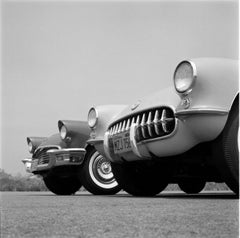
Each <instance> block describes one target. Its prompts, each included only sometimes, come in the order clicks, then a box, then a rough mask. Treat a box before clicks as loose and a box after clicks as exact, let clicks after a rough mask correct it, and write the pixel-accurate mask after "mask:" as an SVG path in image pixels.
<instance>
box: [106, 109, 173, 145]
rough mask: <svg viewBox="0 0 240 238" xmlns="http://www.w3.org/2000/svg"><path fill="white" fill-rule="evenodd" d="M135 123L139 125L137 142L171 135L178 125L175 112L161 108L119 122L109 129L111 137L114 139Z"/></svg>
mask: <svg viewBox="0 0 240 238" xmlns="http://www.w3.org/2000/svg"><path fill="white" fill-rule="evenodd" d="M133 123H135V124H136V125H137V130H136V140H137V142H140V141H143V140H148V139H153V138H158V137H163V136H166V135H169V134H171V133H172V132H173V131H174V128H175V124H176V122H175V117H174V112H173V110H172V109H171V108H168V107H161V108H156V109H152V110H147V111H142V112H139V113H136V114H134V115H131V116H128V117H125V118H122V119H121V120H118V121H117V122H115V123H114V124H112V125H111V126H110V127H109V129H108V131H109V135H110V136H111V137H112V136H115V135H117V134H118V133H121V132H124V131H127V130H129V129H130V127H131V125H132V124H133Z"/></svg>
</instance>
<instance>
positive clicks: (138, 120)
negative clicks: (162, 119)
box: [136, 115, 140, 126]
mask: <svg viewBox="0 0 240 238" xmlns="http://www.w3.org/2000/svg"><path fill="white" fill-rule="evenodd" d="M139 122H140V116H139V115H138V116H137V120H136V124H137V125H138V126H139Z"/></svg>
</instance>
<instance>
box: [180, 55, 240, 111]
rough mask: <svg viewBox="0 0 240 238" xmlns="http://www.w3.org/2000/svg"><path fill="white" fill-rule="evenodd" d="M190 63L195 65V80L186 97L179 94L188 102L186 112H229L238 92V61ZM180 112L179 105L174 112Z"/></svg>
mask: <svg viewBox="0 0 240 238" xmlns="http://www.w3.org/2000/svg"><path fill="white" fill-rule="evenodd" d="M190 61H191V62H193V63H194V64H195V65H196V70H197V79H196V82H195V84H194V86H193V88H192V91H191V92H190V93H189V94H188V95H182V94H179V96H180V97H181V98H182V100H184V99H187V100H189V102H190V107H189V108H188V109H187V110H199V109H200V110H204V109H216V110H218V111H223V112H224V111H225V112H229V111H230V110H231V107H232V104H233V101H234V99H235V98H236V96H237V94H238V92H239V85H238V84H239V82H238V61H237V60H232V59H225V58H198V59H191V60H190ZM182 110H185V109H184V104H183V103H180V104H179V105H178V107H177V109H176V111H182ZM187 110H186V111H187Z"/></svg>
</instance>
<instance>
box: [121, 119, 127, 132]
mask: <svg viewBox="0 0 240 238" xmlns="http://www.w3.org/2000/svg"><path fill="white" fill-rule="evenodd" d="M125 126H126V121H125V120H124V121H123V126H122V130H121V132H124V131H125Z"/></svg>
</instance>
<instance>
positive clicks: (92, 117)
mask: <svg viewBox="0 0 240 238" xmlns="http://www.w3.org/2000/svg"><path fill="white" fill-rule="evenodd" d="M97 122H98V111H97V110H96V108H95V107H92V108H90V110H89V112H88V126H89V127H90V128H94V127H95V126H96V125H97Z"/></svg>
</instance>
